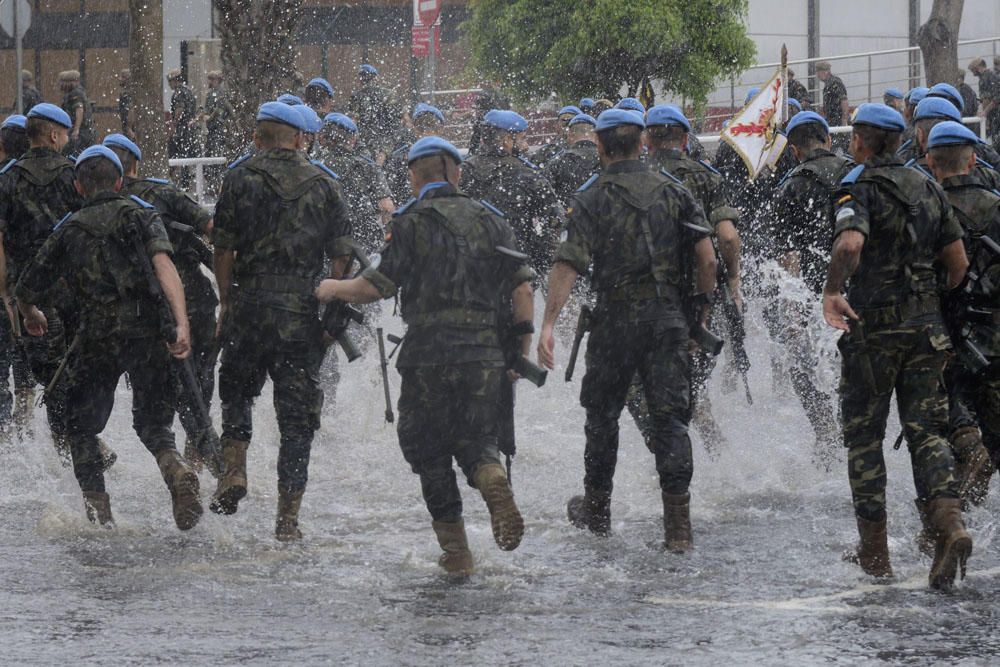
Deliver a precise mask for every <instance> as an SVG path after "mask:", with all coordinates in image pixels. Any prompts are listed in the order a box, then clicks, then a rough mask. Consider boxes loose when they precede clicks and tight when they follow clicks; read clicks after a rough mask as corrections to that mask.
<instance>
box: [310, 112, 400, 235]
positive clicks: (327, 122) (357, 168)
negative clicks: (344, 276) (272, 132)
mask: <svg viewBox="0 0 1000 667" xmlns="http://www.w3.org/2000/svg"><path fill="white" fill-rule="evenodd" d="M322 137H323V139H322V143H323V147H322V151H321V155H320V160H321V161H322V163H323V164H325V165H326V166H327V167H329V168H330V170H331V171H333V172H334V173H335V174H337V176H338V178H339V179H340V188H341V192H342V194H343V196H344V199H345V203H346V204H347V210H348V211H349V214H350V216H351V227H352V229H353V230H354V234H353V236H354V240H355V241H356V242H357V243H359V244H361V247H362V249H364V251H365V252H366V253H372V252H375V251H376V250H378V249H379V248H381V247H382V244H383V242H384V241H385V225H386V223H388V222H389V218H390V217H391V216H392V213H393V211H395V210H396V207H395V206H394V205H393V203H392V195H391V194H390V192H389V184H388V183H386V180H385V174H384V173H383V171H382V170H381V169H379V167H378V165H377V164H375V162H374V161H373V160H372V159H371V158H366V157H362V156H360V155H358V154H357V153H355V152H354V146H355V144H356V143H357V141H358V126H357V125H355V124H354V121H353V120H351V119H350V118H348V117H347V116H345V115H344V114H342V113H332V114H328V115H327V117H326V118H325V119H324V123H323V135H322Z"/></svg>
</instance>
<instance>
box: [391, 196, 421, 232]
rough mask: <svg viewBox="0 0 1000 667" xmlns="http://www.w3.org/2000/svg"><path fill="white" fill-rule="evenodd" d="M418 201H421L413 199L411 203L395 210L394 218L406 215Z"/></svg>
mask: <svg viewBox="0 0 1000 667" xmlns="http://www.w3.org/2000/svg"><path fill="white" fill-rule="evenodd" d="M418 201H419V200H418V199H417V198H416V197H411V198H410V201H408V202H406V203H405V204H403V205H402V206H400V207H399V208H397V209H396V210H395V212H393V214H392V217H394V218H395V217H396V216H399V215H403V214H404V213H406V212H407V211H409V210H410V207H411V206H413V205H414V204H416V203H417V202H418ZM386 240H388V239H386Z"/></svg>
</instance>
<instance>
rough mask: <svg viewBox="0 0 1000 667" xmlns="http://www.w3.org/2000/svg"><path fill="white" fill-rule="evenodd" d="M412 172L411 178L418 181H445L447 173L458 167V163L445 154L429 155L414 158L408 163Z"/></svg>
mask: <svg viewBox="0 0 1000 667" xmlns="http://www.w3.org/2000/svg"><path fill="white" fill-rule="evenodd" d="M409 168H410V171H411V172H412V173H413V180H414V181H416V182H419V183H431V182H433V181H447V180H448V173H449V172H450V171H453V170H455V169H458V165H457V164H456V163H455V161H454V160H452V159H451V158H449V157H448V156H447V155H445V154H443V153H441V154H438V155H429V156H427V157H424V158H420V159H418V160H414V161H413V162H411V163H410V165H409Z"/></svg>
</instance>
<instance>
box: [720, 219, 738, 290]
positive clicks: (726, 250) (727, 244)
mask: <svg viewBox="0 0 1000 667" xmlns="http://www.w3.org/2000/svg"><path fill="white" fill-rule="evenodd" d="M715 233H716V237H717V238H718V239H719V254H720V255H722V261H723V262H725V264H726V272H727V273H728V274H729V279H730V280H731V281H736V282H738V281H739V279H740V252H741V251H742V244H741V243H740V234H739V232H737V231H736V226H735V225H734V224H733V221H732V220H723V221H721V222H720V223H719V224H718V225H717V226H716V228H715Z"/></svg>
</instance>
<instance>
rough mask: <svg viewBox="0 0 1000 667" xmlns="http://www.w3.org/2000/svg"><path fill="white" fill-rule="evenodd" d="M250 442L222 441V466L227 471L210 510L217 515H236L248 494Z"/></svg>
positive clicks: (223, 475)
mask: <svg viewBox="0 0 1000 667" xmlns="http://www.w3.org/2000/svg"><path fill="white" fill-rule="evenodd" d="M249 445H250V443H249V442H244V441H242V440H232V439H230V438H226V439H224V440H223V441H222V464H223V466H224V467H225V470H224V471H223V473H222V477H220V478H219V485H218V487H216V489H215V495H214V496H213V497H212V504H211V506H210V509H211V510H212V511H213V512H215V513H216V514H236V510H237V509H239V502H240V500H242V499H243V496H245V495H246V494H247V447H248V446H249Z"/></svg>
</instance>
